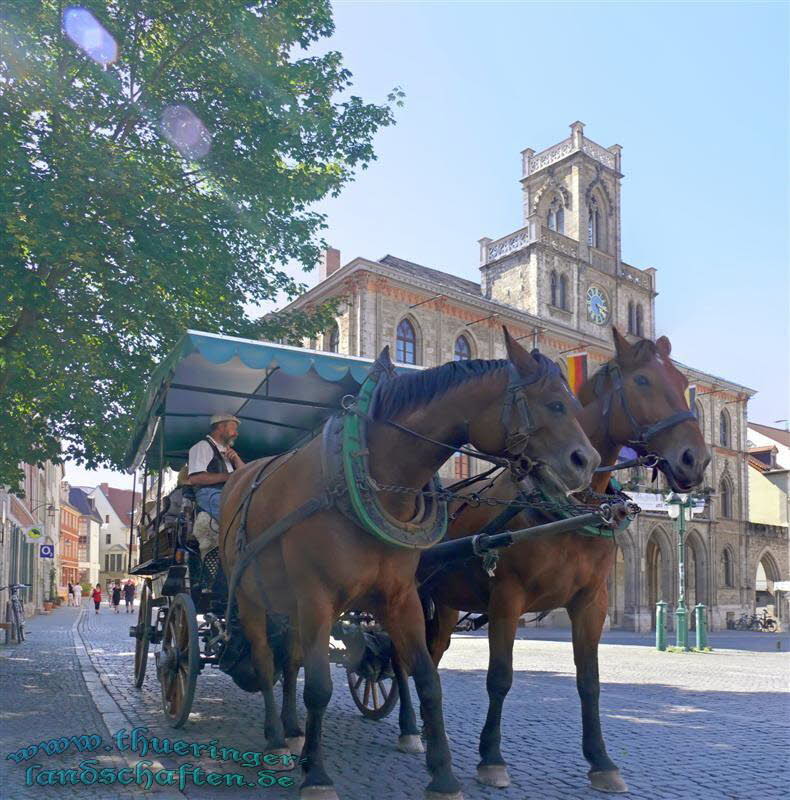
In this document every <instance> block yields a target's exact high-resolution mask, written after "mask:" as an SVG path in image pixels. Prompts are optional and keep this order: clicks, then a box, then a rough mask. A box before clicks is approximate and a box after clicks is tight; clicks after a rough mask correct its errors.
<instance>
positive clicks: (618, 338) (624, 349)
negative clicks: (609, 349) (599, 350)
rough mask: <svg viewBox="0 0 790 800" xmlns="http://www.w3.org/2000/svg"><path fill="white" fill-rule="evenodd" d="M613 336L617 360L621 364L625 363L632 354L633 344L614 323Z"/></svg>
mask: <svg viewBox="0 0 790 800" xmlns="http://www.w3.org/2000/svg"><path fill="white" fill-rule="evenodd" d="M612 336H614V349H615V352H616V353H617V360H618V361H619V362H620V363H621V364H624V363H626V362H627V361H628V359H629V357H630V355H631V344H629V342H628V339H626V338H625V336H623V335H622V334H621V333H620V331H618V330H617V328H615V326H614V325H612Z"/></svg>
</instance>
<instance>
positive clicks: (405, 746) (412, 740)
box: [398, 733, 425, 753]
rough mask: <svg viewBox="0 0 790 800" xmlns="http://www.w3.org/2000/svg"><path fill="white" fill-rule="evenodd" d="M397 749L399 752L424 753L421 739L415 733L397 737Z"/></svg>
mask: <svg viewBox="0 0 790 800" xmlns="http://www.w3.org/2000/svg"><path fill="white" fill-rule="evenodd" d="M398 750H400V751H401V753H424V752H425V748H424V747H423V746H422V739H420V737H419V736H417V734H416V733H408V734H405V735H403V736H399V737H398Z"/></svg>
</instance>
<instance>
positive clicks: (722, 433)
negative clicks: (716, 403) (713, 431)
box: [719, 411, 730, 447]
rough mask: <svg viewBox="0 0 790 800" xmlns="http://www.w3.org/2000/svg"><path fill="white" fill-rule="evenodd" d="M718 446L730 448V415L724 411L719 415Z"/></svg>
mask: <svg viewBox="0 0 790 800" xmlns="http://www.w3.org/2000/svg"><path fill="white" fill-rule="evenodd" d="M719 444H720V445H721V446H722V447H729V446H730V415H729V414H728V413H727V412H726V411H722V412H721V414H719Z"/></svg>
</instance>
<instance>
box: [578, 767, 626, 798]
mask: <svg viewBox="0 0 790 800" xmlns="http://www.w3.org/2000/svg"><path fill="white" fill-rule="evenodd" d="M587 777H589V779H590V784H591V785H592V788H593V789H596V790H597V791H599V792H610V793H611V794H623V793H624V792H627V791H628V786H627V785H626V782H625V781H624V780H623V779H622V778H621V777H620V770H619V769H610V770H606V771H605V772H592V771H590V772H588V773H587Z"/></svg>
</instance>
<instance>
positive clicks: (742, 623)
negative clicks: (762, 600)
mask: <svg viewBox="0 0 790 800" xmlns="http://www.w3.org/2000/svg"><path fill="white" fill-rule="evenodd" d="M776 627H777V626H776V620H775V619H774V618H773V617H769V616H768V612H767V611H763V613H762V615H758V614H741V616H740V618H739V619H738V621H737V622H735V623H734V624H733V625H732V628H734V629H735V630H736V631H765V632H766V633H773V632H774V631H776Z"/></svg>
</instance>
